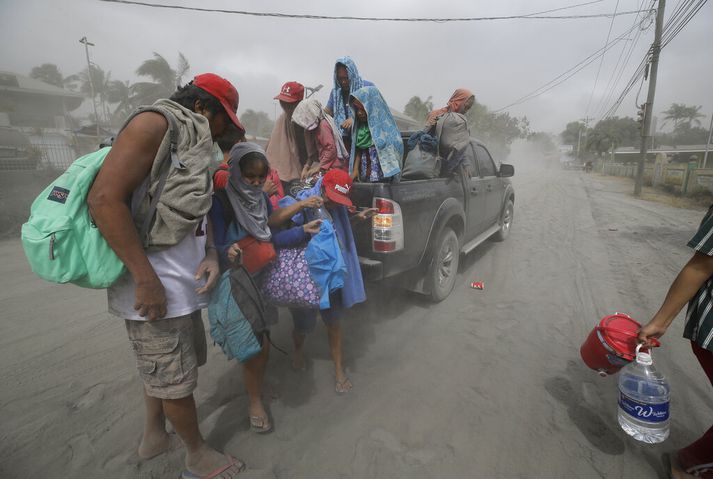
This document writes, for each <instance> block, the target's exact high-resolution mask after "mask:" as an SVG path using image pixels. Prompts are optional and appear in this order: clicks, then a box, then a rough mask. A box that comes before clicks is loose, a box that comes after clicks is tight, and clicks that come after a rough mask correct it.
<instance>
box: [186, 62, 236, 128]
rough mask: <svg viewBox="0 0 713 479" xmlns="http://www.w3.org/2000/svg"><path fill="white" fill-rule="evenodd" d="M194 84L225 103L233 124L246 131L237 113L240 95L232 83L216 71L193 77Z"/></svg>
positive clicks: (224, 105)
mask: <svg viewBox="0 0 713 479" xmlns="http://www.w3.org/2000/svg"><path fill="white" fill-rule="evenodd" d="M193 85H195V86H197V87H198V88H200V89H201V90H205V91H206V92H208V93H210V94H211V95H213V96H214V97H215V98H216V99H217V100H218V101H219V102H220V104H221V105H223V108H224V109H225V113H227V114H228V116H229V117H230V120H231V121H232V122H233V124H234V125H235V126H236V127H238V129H239V130H240V131H242V132H243V133H245V127H243V125H242V124H241V123H240V120H238V115H237V114H236V113H237V111H238V103H239V101H240V97H239V96H238V90H236V89H235V87H234V86H233V84H232V83H230V82H229V81H228V80H226V79H225V78H223V77H221V76H219V75H216V74H215V73H202V74H200V75H196V76H195V78H193Z"/></svg>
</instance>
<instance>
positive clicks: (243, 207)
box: [225, 143, 272, 241]
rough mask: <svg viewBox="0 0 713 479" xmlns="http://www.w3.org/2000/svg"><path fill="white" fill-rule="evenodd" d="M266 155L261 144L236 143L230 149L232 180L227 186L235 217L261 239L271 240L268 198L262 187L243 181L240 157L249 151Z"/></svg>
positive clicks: (253, 235)
mask: <svg viewBox="0 0 713 479" xmlns="http://www.w3.org/2000/svg"><path fill="white" fill-rule="evenodd" d="M253 152H257V153H261V154H262V155H265V150H263V149H262V148H261V147H260V145H256V144H255V143H236V144H235V146H233V148H232V149H231V150H230V160H229V162H230V181H228V184H227V186H226V188H225V191H226V193H227V194H228V199H229V200H230V204H231V206H232V207H233V211H234V212H235V219H236V220H237V221H238V223H240V226H242V227H243V228H244V229H245V231H247V233H248V234H249V235H250V236H252V237H253V238H255V239H258V240H260V241H270V238H271V237H272V234H271V233H270V227H269V226H268V225H267V199H266V198H265V193H263V191H262V188H261V187H259V186H252V185H249V184H247V183H246V182H245V181H243V176H242V173H241V171H240V159H241V158H242V157H243V156H245V155H247V154H248V153H253Z"/></svg>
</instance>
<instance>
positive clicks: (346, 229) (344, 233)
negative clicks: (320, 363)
mask: <svg viewBox="0 0 713 479" xmlns="http://www.w3.org/2000/svg"><path fill="white" fill-rule="evenodd" d="M321 195H322V179H321V178H320V179H319V181H317V184H315V185H314V186H313V187H312V188H310V189H308V190H304V191H301V192H300V193H298V194H297V199H298V200H303V199H305V198H309V197H310V196H321ZM329 213H330V214H331V216H332V220H333V221H334V223H333V226H334V231H335V232H336V234H337V241H338V243H339V244H338V245H339V246H340V247H341V251H342V257H343V259H344V263H345V264H346V274H345V275H344V287H343V288H342V289H341V294H342V305H343V306H344V307H345V308H351V307H352V306H354V305H355V304H357V303H363V302H364V301H366V292H365V291H364V279H363V278H362V276H361V267H360V266H359V256H358V255H357V251H356V244H355V243H354V233H352V225H351V223H350V222H349V213H348V212H347V209H346V207H344V206H341V205H337V206H336V207H335V208H330V209H329ZM307 216H308V218H307V219H308V220H309V221H311V220H313V219H316V218H315V214H314V210H309V211H308V213H307ZM320 233H322V231H321V229H320Z"/></svg>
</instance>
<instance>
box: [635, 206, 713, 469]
mask: <svg viewBox="0 0 713 479" xmlns="http://www.w3.org/2000/svg"><path fill="white" fill-rule="evenodd" d="M688 246H690V247H691V248H693V251H694V253H693V257H692V258H691V259H690V260H689V261H688V263H687V264H686V265H685V266H684V267H683V269H682V270H681V272H680V273H679V274H678V276H677V277H676V279H675V280H674V282H673V284H672V285H671V288H670V289H669V291H668V294H667V295H666V299H665V300H664V303H663V305H662V306H661V309H659V311H658V312H657V313H656V314H655V315H654V317H653V318H652V319H651V321H649V322H648V323H647V324H646V325H645V326H643V327H642V328H641V330H640V331H639V341H640V342H642V343H644V344H647V345H651V339H652V338H660V337H661V336H663V335H664V334H665V333H666V330H667V329H668V327H669V326H670V325H671V323H672V322H673V320H674V319H675V318H676V316H677V315H678V313H679V312H680V311H681V309H682V308H683V306H684V305H685V304H686V303H688V312H687V314H686V324H685V327H684V330H683V337H684V338H686V339H688V340H690V342H691V348H692V349H693V354H694V355H695V356H696V358H697V359H698V362H699V363H700V365H701V367H702V368H703V371H704V372H705V373H706V376H708V379H709V380H710V382H711V385H713V205H712V206H711V208H710V209H709V210H708V213H707V214H706V215H705V217H704V218H703V221H702V222H701V225H700V227H699V229H698V232H697V233H696V234H695V236H694V237H693V238H692V239H691V241H689V242H688ZM671 475H672V477H674V478H684V477H698V478H703V479H713V426H711V427H710V428H709V429H708V430H707V431H706V432H705V433H704V434H703V436H702V437H701V438H700V439H698V440H697V441H695V442H694V443H692V444H690V445H688V446H687V447H685V448H683V449H681V450H680V451H677V452H676V453H674V454H672V455H671Z"/></svg>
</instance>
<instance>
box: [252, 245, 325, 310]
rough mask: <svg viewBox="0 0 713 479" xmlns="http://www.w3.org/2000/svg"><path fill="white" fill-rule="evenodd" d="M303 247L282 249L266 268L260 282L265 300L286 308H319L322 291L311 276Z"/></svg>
mask: <svg viewBox="0 0 713 479" xmlns="http://www.w3.org/2000/svg"><path fill="white" fill-rule="evenodd" d="M305 251H306V247H304V246H303V247H299V248H284V249H279V250H278V251H277V259H276V260H275V262H273V263H272V264H271V265H269V266H268V267H267V269H266V270H265V273H264V275H265V276H264V280H263V283H262V287H261V290H262V294H263V296H264V298H265V300H266V301H267V302H268V303H270V304H274V305H276V306H286V307H288V308H312V309H317V308H319V301H320V297H321V291H320V288H319V286H317V284H316V283H315V282H314V280H313V279H312V277H311V275H310V271H309V265H308V264H307V260H306V259H305Z"/></svg>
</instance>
